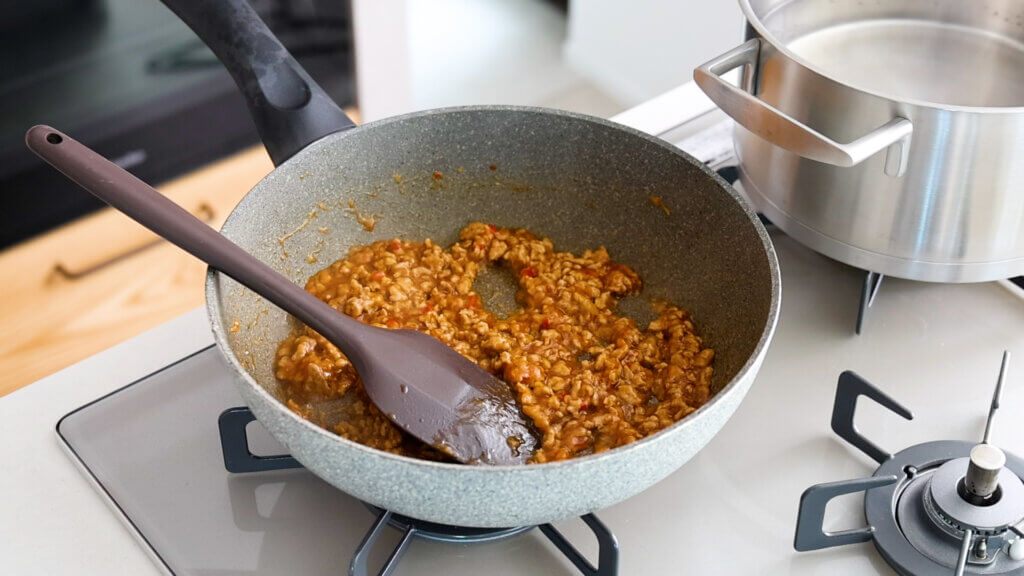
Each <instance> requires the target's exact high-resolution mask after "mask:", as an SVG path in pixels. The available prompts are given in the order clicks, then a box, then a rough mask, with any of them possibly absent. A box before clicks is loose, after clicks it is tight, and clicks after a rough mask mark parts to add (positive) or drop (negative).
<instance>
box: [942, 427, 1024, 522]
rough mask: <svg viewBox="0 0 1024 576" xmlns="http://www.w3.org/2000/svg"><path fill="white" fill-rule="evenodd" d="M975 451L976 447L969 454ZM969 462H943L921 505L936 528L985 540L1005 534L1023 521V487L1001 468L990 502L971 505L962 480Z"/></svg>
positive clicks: (965, 459)
mask: <svg viewBox="0 0 1024 576" xmlns="http://www.w3.org/2000/svg"><path fill="white" fill-rule="evenodd" d="M981 446H984V445H981ZM977 448H978V447H977V446H975V447H974V449H972V451H973V450H976V449H977ZM969 461H970V459H969V458H957V459H955V460H950V461H949V462H946V463H945V464H943V465H942V466H940V467H939V468H938V470H936V471H935V472H934V473H933V474H932V478H931V480H930V481H929V482H928V489H927V490H926V491H925V493H924V496H925V497H924V502H925V505H926V506H928V507H930V508H932V513H933V514H934V518H935V520H936V522H937V523H939V526H940V527H944V528H946V527H948V528H950V529H952V530H954V531H955V532H956V533H957V534H960V535H962V534H963V532H964V530H965V529H971V530H974V533H975V534H979V535H983V536H984V535H991V534H998V533H1001V532H1005V531H1006V530H1007V529H1009V528H1010V526H1015V525H1016V524H1018V523H1020V522H1021V520H1024V484H1022V483H1021V480H1020V478H1018V477H1017V475H1016V474H1014V473H1013V472H1011V471H1010V470H1008V469H1006V468H1004V467H1003V464H1000V466H999V467H998V468H997V469H996V470H995V474H996V478H997V479H998V480H997V483H996V486H995V491H994V492H993V493H992V496H991V497H990V498H989V502H985V501H980V502H978V503H972V502H971V501H969V500H968V498H969V495H968V494H966V489H965V488H964V478H965V477H966V476H967V465H968V462H969ZM1003 461H1004V462H1005V457H1003Z"/></svg>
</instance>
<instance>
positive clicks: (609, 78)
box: [565, 0, 744, 105]
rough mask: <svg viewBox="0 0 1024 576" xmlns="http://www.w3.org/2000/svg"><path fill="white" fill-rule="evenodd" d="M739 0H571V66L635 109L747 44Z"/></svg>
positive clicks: (567, 52) (567, 53) (567, 48)
mask: <svg viewBox="0 0 1024 576" xmlns="http://www.w3.org/2000/svg"><path fill="white" fill-rule="evenodd" d="M743 27H744V20H743V13H742V12H741V11H740V8H739V4H738V2H737V1H736V0H570V2H569V37H568V41H567V42H566V45H565V56H566V60H567V62H568V64H569V66H570V67H572V68H573V69H574V70H576V71H577V72H579V73H580V74H582V75H584V76H585V77H587V78H588V79H589V80H590V81H591V82H592V83H594V84H595V85H596V86H597V87H598V88H600V89H602V90H604V91H605V92H607V93H608V94H609V95H611V96H612V97H614V98H616V99H617V100H620V101H622V102H623V103H626V104H629V105H635V104H639V103H640V102H643V101H644V100H647V99H649V98H652V97H654V96H656V95H657V94H660V93H662V92H665V91H666V90H669V89H671V88H673V87H675V86H678V85H679V84H682V83H684V82H688V81H689V80H691V79H692V78H693V69H694V68H695V67H697V66H698V65H700V64H702V63H704V62H705V61H707V60H710V59H711V58H712V57H714V56H717V55H718V54H720V53H722V52H725V51H726V50H728V49H729V48H732V47H733V46H735V45H737V44H739V43H740V42H741V41H742V40H743Z"/></svg>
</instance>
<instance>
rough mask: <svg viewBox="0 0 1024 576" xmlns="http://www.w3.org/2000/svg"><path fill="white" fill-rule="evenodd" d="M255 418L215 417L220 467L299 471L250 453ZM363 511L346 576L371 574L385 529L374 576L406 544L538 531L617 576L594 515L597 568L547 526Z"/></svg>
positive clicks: (285, 458)
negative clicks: (391, 540)
mask: <svg viewBox="0 0 1024 576" xmlns="http://www.w3.org/2000/svg"><path fill="white" fill-rule="evenodd" d="M255 419H256V416H255V415H254V414H253V413H252V411H251V410H249V408H247V407H244V406H243V407H239V408H229V409H227V410H225V411H224V412H222V413H221V415H220V417H219V418H218V422H217V423H218V427H219V429H220V439H221V450H222V452H223V455H224V467H225V468H226V469H227V471H228V472H231V473H251V472H265V471H271V470H285V469H289V468H301V467H302V464H300V463H299V461H298V460H296V459H295V458H292V457H291V456H289V455H276V456H259V455H256V454H253V453H252V451H251V450H250V449H249V438H248V434H247V433H246V426H248V424H249V423H250V422H252V421H254V420H255ZM366 506H367V507H368V508H369V509H370V510H371V511H373V512H374V513H375V514H376V515H377V519H376V520H375V521H374V523H373V525H372V526H371V527H370V529H369V530H368V531H367V533H366V535H365V536H364V537H363V540H362V542H361V543H360V544H359V546H358V547H357V548H356V550H355V552H354V553H353V555H352V562H351V564H350V565H349V575H350V576H369V575H370V574H371V573H372V571H371V568H370V566H369V560H370V554H371V552H372V551H373V549H374V546H375V545H376V543H377V540H378V539H379V538H380V536H381V534H382V533H383V532H384V529H385V528H386V527H391V528H393V529H395V530H398V532H399V533H400V534H401V538H400V540H399V542H398V544H397V545H396V546H395V548H394V550H392V551H391V553H390V554H389V555H388V558H387V560H386V561H385V562H384V565H383V566H382V567H381V568H380V570H379V571H378V572H377V576H388V575H389V574H392V573H393V572H394V570H395V568H396V567H397V566H398V563H399V561H400V560H401V558H402V555H403V554H404V553H405V551H406V549H407V548H408V546H409V544H411V543H412V542H413V541H414V540H415V539H417V538H422V539H425V540H433V541H437V542H450V543H459V544H472V543H482V542H493V541H496V540H502V539H505V538H511V537H513V536H518V535H520V534H524V533H526V532H529V531H531V530H533V529H534V528H537V529H539V530H540V531H541V533H542V534H544V536H546V537H547V539H548V540H550V541H551V543H552V544H554V545H555V547H556V548H558V550H559V551H560V552H562V554H564V555H565V557H566V558H568V559H569V561H570V562H572V563H573V565H574V566H576V568H577V569H578V570H579V571H580V573H581V574H583V576H616V575H617V574H618V566H619V546H618V541H617V540H616V538H615V535H614V534H612V532H611V531H610V530H609V529H608V528H607V527H606V526H605V525H604V523H603V522H601V520H599V519H598V518H597V516H594V515H593V514H585V515H583V516H581V517H580V519H581V520H583V522H584V523H585V524H586V525H587V527H588V528H590V531H591V532H593V533H594V536H595V537H596V538H597V542H598V546H599V548H598V564H597V566H594V565H593V564H592V563H591V562H590V560H588V559H587V558H586V557H585V556H584V555H583V554H582V553H580V551H579V550H577V549H576V547H575V546H573V545H572V543H570V542H569V540H568V539H566V538H565V536H563V535H562V533H561V532H559V531H558V529H557V528H555V527H554V526H553V525H551V524H541V525H539V526H518V527H514V528H473V527H467V526H450V525H447V524H438V523H436V522H429V521H426V520H420V519H417V518H412V517H410V516H404V515H401V514H396V513H394V512H391V511H390V510H384V509H381V508H378V507H376V506H373V505H371V504H367V505H366Z"/></svg>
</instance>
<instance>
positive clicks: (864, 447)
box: [832, 370, 914, 464]
mask: <svg viewBox="0 0 1024 576" xmlns="http://www.w3.org/2000/svg"><path fill="white" fill-rule="evenodd" d="M861 396H867V397H868V398H871V399H872V400H874V401H875V402H878V403H879V404H881V405H882V406H884V407H885V408H888V409H889V410H891V411H893V412H895V413H896V414H899V415H900V416H902V417H903V418H905V419H907V420H913V419H914V414H913V413H912V412H911V411H910V410H908V409H907V408H905V407H904V406H903V405H902V404H900V403H899V402H897V401H895V400H893V399H892V398H891V397H890V396H889V395H888V394H886V393H885V392H882V391H881V390H879V389H878V388H875V387H874V386H872V385H871V384H870V383H869V382H868V381H867V380H865V379H863V378H861V377H860V376H858V375H857V373H855V372H852V371H849V370H847V371H846V372H843V373H842V374H840V375H839V383H838V385H837V386H836V399H835V404H833V406H832V430H833V431H834V432H835V433H836V434H838V435H839V437H840V438H842V439H843V440H846V441H847V442H849V443H850V444H853V445H854V446H856V447H857V448H859V449H860V451H861V452H863V453H865V454H867V455H868V456H870V457H871V458H872V459H874V460H875V461H876V462H878V463H879V464H881V463H882V462H885V461H886V460H888V459H889V458H892V454H890V453H888V452H886V451H885V450H883V449H881V448H879V447H878V445H877V444H875V443H874V442H872V441H870V440H868V439H867V438H865V437H864V436H863V435H861V433H860V431H859V430H857V425H856V424H855V423H854V415H855V413H856V412H857V400H858V399H859V398H860V397H861Z"/></svg>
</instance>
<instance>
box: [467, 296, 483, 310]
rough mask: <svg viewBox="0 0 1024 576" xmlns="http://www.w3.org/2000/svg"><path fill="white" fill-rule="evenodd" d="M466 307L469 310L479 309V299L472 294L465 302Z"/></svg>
mask: <svg viewBox="0 0 1024 576" xmlns="http://www.w3.org/2000/svg"><path fill="white" fill-rule="evenodd" d="M466 307H468V308H470V309H471V310H475V309H477V308H479V307H480V298H479V297H478V296H477V295H476V294H473V295H472V296H470V297H469V299H468V300H466Z"/></svg>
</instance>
